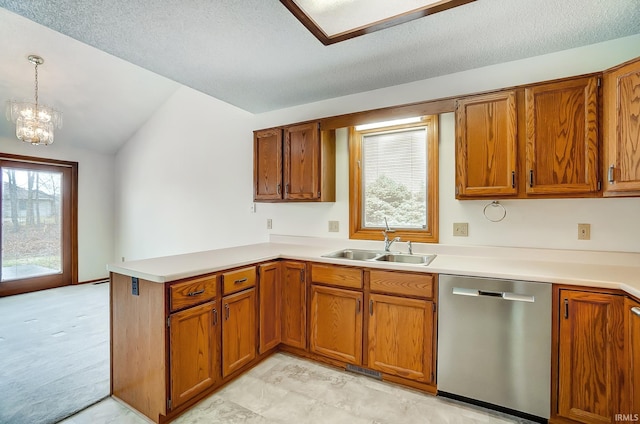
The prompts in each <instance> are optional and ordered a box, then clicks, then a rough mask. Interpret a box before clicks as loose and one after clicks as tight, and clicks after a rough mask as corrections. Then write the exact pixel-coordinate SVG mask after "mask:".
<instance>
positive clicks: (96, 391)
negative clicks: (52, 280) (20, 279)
mask: <svg viewBox="0 0 640 424" xmlns="http://www.w3.org/2000/svg"><path fill="white" fill-rule="evenodd" d="M0 393H2V396H0V423H2V424H5V423H6V424H9V423H11V424H49V423H56V422H58V421H60V420H62V419H63V418H65V417H68V416H70V415H72V414H73V413H75V412H77V411H79V410H81V409H83V408H86V407H87V406H89V405H91V404H93V403H96V402H97V401H99V400H101V399H103V398H104V397H106V396H108V395H109V284H108V283H103V284H82V285H78V286H67V287H60V288H55V289H50V290H42V291H39V292H34V293H27V294H20V295H15V296H8V297H3V298H0Z"/></svg>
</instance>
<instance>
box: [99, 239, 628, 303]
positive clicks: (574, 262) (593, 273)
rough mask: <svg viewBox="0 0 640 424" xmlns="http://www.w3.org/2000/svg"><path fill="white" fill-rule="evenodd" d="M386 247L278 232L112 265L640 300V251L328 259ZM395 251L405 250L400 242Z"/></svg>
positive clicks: (165, 273)
mask: <svg viewBox="0 0 640 424" xmlns="http://www.w3.org/2000/svg"><path fill="white" fill-rule="evenodd" d="M381 247H382V242H377V241H357V240H344V239H322V238H314V237H295V236H272V237H271V242H268V243H259V244H252V245H246V246H238V247H230V248H224V249H216V250H208V251H203V252H196V253H188V254H182V255H174V256H165V257H158V258H152V259H144V260H137V261H128V262H120V263H113V264H109V265H107V270H108V271H110V272H114V273H118V274H123V275H128V276H132V277H138V278H141V279H144V280H148V281H152V282H157V283H167V282H171V281H176V280H180V279H184V278H189V277H194V276H198V275H203V274H209V273H213V272H217V271H221V270H226V269H230V268H236V267H241V266H244V265H250V264H255V263H257V262H264V261H270V260H274V259H292V260H300V261H313V262H324V263H332V264H339V265H351V266H358V267H366V268H379V269H394V270H403V271H417V272H430V273H436V274H457V275H472V276H478V277H489V278H504V279H516V280H526V281H537V282H545V283H558V284H568V285H581V286H591V287H602V288H610V289H620V290H623V291H625V292H627V293H629V294H631V295H633V296H635V297H637V298H640V253H616V252H593V251H569V250H548V249H527V248H507V247H481V246H448V245H439V244H434V245H430V244H415V245H414V253H415V254H419V253H423V254H426V253H433V254H436V255H437V256H436V258H435V259H434V260H433V261H432V262H431V263H430V264H429V265H427V266H425V265H415V264H400V263H388V262H375V261H354V260H349V259H334V258H325V257H322V255H325V254H327V253H330V252H333V251H336V250H340V249H344V248H364V249H375V250H381ZM392 250H403V251H404V250H405V248H404V247H403V245H402V243H400V244H399V245H394V246H393V249H392Z"/></svg>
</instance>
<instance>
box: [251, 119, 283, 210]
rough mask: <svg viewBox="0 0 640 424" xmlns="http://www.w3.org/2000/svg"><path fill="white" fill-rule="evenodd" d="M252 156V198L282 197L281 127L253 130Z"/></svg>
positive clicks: (270, 198) (276, 198) (271, 198)
mask: <svg viewBox="0 0 640 424" xmlns="http://www.w3.org/2000/svg"><path fill="white" fill-rule="evenodd" d="M253 156H254V160H253V178H254V186H253V190H254V191H253V198H254V199H255V200H256V201H258V200H279V199H282V129H280V128H272V129H268V130H262V131H256V132H254V134H253Z"/></svg>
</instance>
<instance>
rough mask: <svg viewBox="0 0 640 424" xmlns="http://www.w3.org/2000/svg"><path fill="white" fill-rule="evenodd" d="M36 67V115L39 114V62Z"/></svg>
mask: <svg viewBox="0 0 640 424" xmlns="http://www.w3.org/2000/svg"><path fill="white" fill-rule="evenodd" d="M35 65H36V114H37V113H38V62H36V63H35Z"/></svg>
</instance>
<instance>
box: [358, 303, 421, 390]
mask: <svg viewBox="0 0 640 424" xmlns="http://www.w3.org/2000/svg"><path fill="white" fill-rule="evenodd" d="M368 308H369V329H368V333H369V334H368V339H367V340H368V342H369V343H368V346H369V356H368V366H369V367H370V368H372V369H374V370H378V371H381V372H384V373H388V374H393V375H397V376H400V377H404V378H410V379H413V380H417V381H421V382H433V348H432V347H433V302H430V301H426V300H418V299H405V298H401V297H395V296H385V295H381V294H373V293H372V294H370V295H369V305H368Z"/></svg>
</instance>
